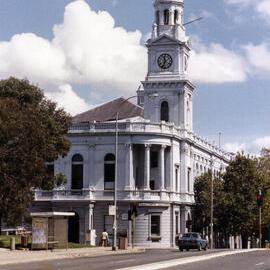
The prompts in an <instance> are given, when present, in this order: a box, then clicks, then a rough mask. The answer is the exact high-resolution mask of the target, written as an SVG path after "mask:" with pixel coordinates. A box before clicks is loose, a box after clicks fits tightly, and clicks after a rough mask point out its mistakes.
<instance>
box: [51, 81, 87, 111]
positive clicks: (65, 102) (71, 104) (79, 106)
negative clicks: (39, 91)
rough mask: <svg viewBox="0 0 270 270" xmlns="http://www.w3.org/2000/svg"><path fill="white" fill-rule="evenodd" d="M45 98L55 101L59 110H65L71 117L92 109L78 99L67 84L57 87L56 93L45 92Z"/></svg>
mask: <svg viewBox="0 0 270 270" xmlns="http://www.w3.org/2000/svg"><path fill="white" fill-rule="evenodd" d="M46 96H47V97H48V98H49V99H51V100H54V101H56V102H57V103H58V105H59V106H60V107H61V108H65V109H66V110H67V111H68V112H69V113H70V114H71V115H75V114H78V113H82V112H85V111H87V110H89V109H91V107H92V106H90V105H89V104H87V103H86V102H85V101H84V100H83V99H82V98H80V97H79V96H78V95H77V94H76V93H75V92H74V90H73V89H72V87H71V85H69V84H64V85H61V86H59V88H58V89H57V91H54V92H46Z"/></svg>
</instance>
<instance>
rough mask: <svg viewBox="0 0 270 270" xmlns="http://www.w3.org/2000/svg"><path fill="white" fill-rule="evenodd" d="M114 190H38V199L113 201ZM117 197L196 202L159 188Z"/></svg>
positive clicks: (131, 192) (121, 192)
mask: <svg viewBox="0 0 270 270" xmlns="http://www.w3.org/2000/svg"><path fill="white" fill-rule="evenodd" d="M113 196H114V192H113V191H111V190H93V189H82V190H52V191H44V190H36V191H35V200H36V201H72V200H74V201H76V200H91V201H104V200H106V201H110V200H111V201H112V200H113ZM117 199H118V200H120V201H143V202H152V201H155V202H160V201H162V202H178V203H190V204H192V203H193V202H194V196H193V195H192V194H187V193H177V192H172V191H159V190H119V191H118V192H117Z"/></svg>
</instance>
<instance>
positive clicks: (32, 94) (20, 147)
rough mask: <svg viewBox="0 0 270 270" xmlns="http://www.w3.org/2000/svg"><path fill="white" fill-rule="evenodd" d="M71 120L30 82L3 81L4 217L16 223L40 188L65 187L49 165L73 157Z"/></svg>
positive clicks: (0, 172)
mask: <svg viewBox="0 0 270 270" xmlns="http://www.w3.org/2000/svg"><path fill="white" fill-rule="evenodd" d="M70 124H71V118H70V116H69V115H68V114H66V113H65V111H64V110H63V109H57V108H56V104H55V103H54V102H51V101H50V100H48V99H46V98H45V97H44V94H43V92H42V90H41V89H39V88H38V87H37V86H34V85H31V84H30V83H29V82H28V81H27V80H18V79H16V78H10V79H8V80H2V81H0V216H2V218H4V219H6V220H7V221H10V223H16V221H18V222H19V221H20V220H21V216H22V215H24V213H25V210H26V209H27V208H28V207H29V206H30V204H31V202H32V199H33V192H32V190H33V189H34V188H47V189H48V188H52V187H53V186H54V185H55V184H56V183H57V184H61V181H60V180H61V179H62V180H64V178H63V177H62V176H60V177H59V176H57V177H56V178H55V177H54V176H53V175H51V174H50V173H49V172H48V170H47V168H46V162H47V161H50V162H51V161H54V160H56V159H57V158H58V156H59V155H60V156H62V155H65V154H67V152H68V151H69V147H70V143H69V141H68V140H67V138H66V136H65V135H66V134H67V131H68V127H69V125H70Z"/></svg>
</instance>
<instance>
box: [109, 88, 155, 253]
mask: <svg viewBox="0 0 270 270" xmlns="http://www.w3.org/2000/svg"><path fill="white" fill-rule="evenodd" d="M137 97H138V96H137V95H136V96H131V97H129V98H126V99H125V100H123V102H122V103H121V104H120V105H119V108H121V106H122V104H123V103H124V102H126V101H128V100H130V99H132V98H137ZM148 97H158V94H157V93H153V94H149V95H148ZM119 108H118V111H117V113H116V117H115V179H114V220H113V246H112V250H114V251H116V250H117V215H116V213H117V182H118V179H117V175H118V135H119V128H118V120H119Z"/></svg>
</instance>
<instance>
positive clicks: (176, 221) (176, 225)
mask: <svg viewBox="0 0 270 270" xmlns="http://www.w3.org/2000/svg"><path fill="white" fill-rule="evenodd" d="M175 234H176V235H177V234H179V213H178V212H175Z"/></svg>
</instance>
